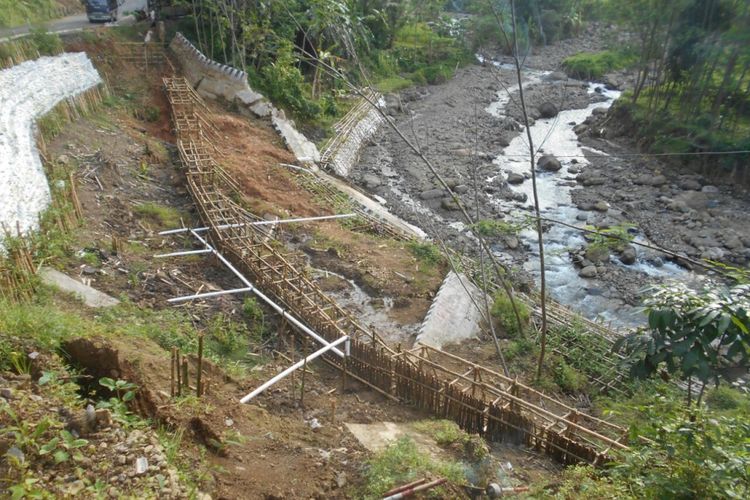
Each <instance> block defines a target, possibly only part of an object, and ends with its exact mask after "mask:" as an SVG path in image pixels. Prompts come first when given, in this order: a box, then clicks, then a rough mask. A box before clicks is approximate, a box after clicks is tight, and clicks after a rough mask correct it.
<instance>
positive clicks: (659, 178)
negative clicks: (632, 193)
mask: <svg viewBox="0 0 750 500" xmlns="http://www.w3.org/2000/svg"><path fill="white" fill-rule="evenodd" d="M633 182H635V183H636V184H638V185H641V186H654V187H659V186H663V185H664V184H666V183H667V178H666V177H664V176H663V175H661V174H657V175H649V174H644V175H641V176H639V177H637V178H636V179H635V181H633Z"/></svg>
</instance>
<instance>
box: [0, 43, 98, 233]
mask: <svg viewBox="0 0 750 500" xmlns="http://www.w3.org/2000/svg"><path fill="white" fill-rule="evenodd" d="M101 82H102V79H101V77H100V76H99V73H98V72H97V71H96V69H95V68H94V66H93V65H92V64H91V61H90V60H89V58H88V56H87V55H86V54H84V53H74V54H61V55H59V56H55V57H41V58H39V59H37V60H34V61H27V62H24V63H22V64H19V65H17V66H14V67H12V68H9V69H6V70H2V71H0V225H5V226H6V227H7V228H8V229H9V230H11V231H12V232H13V233H15V232H16V227H20V229H21V232H22V233H27V232H28V231H31V230H34V229H37V228H38V227H39V215H40V213H41V212H42V211H43V210H44V209H45V208H47V207H48V206H49V204H50V201H51V197H50V188H49V185H48V183H47V178H46V175H45V173H44V168H43V167H42V161H41V158H40V157H39V151H38V150H37V147H36V121H37V120H38V119H39V118H40V117H42V116H43V115H45V114H46V113H48V112H50V111H51V110H52V108H54V107H55V105H57V104H58V103H60V102H61V101H63V100H64V99H66V98H70V97H74V96H76V95H78V94H80V93H82V92H84V91H86V90H88V89H90V88H92V87H94V86H96V85H98V84H100V83H101Z"/></svg>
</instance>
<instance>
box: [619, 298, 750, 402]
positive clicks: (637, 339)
mask: <svg viewBox="0 0 750 500" xmlns="http://www.w3.org/2000/svg"><path fill="white" fill-rule="evenodd" d="M645 306H646V312H647V313H648V328H647V329H645V330H644V331H637V332H635V333H633V334H631V335H629V336H627V337H624V338H623V339H621V340H620V341H619V342H617V343H616V344H615V346H614V348H615V350H620V349H621V348H622V349H624V351H625V352H626V353H627V354H628V356H629V361H630V363H631V365H630V370H631V374H632V375H633V376H635V377H637V378H646V377H650V376H652V375H654V374H655V373H656V372H657V371H659V370H661V369H662V368H666V370H667V371H668V372H669V373H670V374H677V375H679V376H680V378H682V379H685V380H687V381H688V384H689V385H691V384H692V380H693V379H697V380H698V381H700V382H701V383H702V386H701V393H700V396H699V398H698V399H699V401H700V399H701V397H702V395H703V390H704V389H705V387H706V384H707V383H709V382H714V383H716V384H717V385H718V384H719V382H720V380H721V379H722V378H724V379H730V378H731V376H732V374H733V373H734V372H735V371H736V370H740V369H743V370H744V369H747V367H748V359H749V358H750V285H736V286H733V287H731V288H728V289H727V288H723V287H721V286H713V287H710V288H707V289H705V290H704V291H703V292H702V293H698V292H695V291H693V290H690V289H688V288H687V287H686V286H685V285H683V284H677V285H670V286H665V287H662V288H657V289H655V290H654V293H653V294H652V295H651V296H650V297H649V298H648V299H647V300H646V302H645ZM691 396H692V391H690V390H688V404H690V401H691Z"/></svg>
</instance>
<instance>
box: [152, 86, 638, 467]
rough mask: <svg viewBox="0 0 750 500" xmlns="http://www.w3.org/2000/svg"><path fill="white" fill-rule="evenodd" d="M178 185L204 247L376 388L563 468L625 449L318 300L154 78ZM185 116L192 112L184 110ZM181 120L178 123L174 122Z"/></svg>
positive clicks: (616, 435) (201, 133)
mask: <svg viewBox="0 0 750 500" xmlns="http://www.w3.org/2000/svg"><path fill="white" fill-rule="evenodd" d="M164 86H165V89H166V91H167V95H168V98H169V102H170V104H171V106H172V118H173V123H174V126H175V131H176V134H177V145H178V149H179V154H180V159H181V161H182V163H183V166H184V168H185V170H186V176H187V181H188V190H189V192H190V194H191V196H192V198H193V200H194V202H195V204H196V206H197V208H198V213H199V214H200V218H201V220H202V222H203V224H204V225H205V226H206V227H207V228H209V229H208V231H207V232H206V234H207V235H208V239H209V241H211V244H212V245H213V246H214V247H215V248H217V249H218V250H220V251H221V253H222V254H223V255H224V256H226V258H227V259H228V260H229V261H231V263H232V265H234V266H235V267H237V269H239V270H240V271H241V272H243V273H245V274H246V275H247V276H248V277H251V278H252V280H253V281H254V283H255V284H256V286H257V287H258V288H260V289H263V291H264V292H265V293H268V294H270V295H272V296H273V297H274V298H275V299H276V300H278V301H279V302H281V303H283V304H284V305H285V306H286V307H287V308H288V309H289V310H290V311H292V312H293V313H294V315H295V316H296V317H298V318H299V319H300V320H301V321H302V322H304V324H306V325H307V326H309V327H310V328H312V329H314V330H315V331H317V332H318V333H319V334H320V335H321V336H323V337H325V339H326V340H327V341H329V342H334V341H336V339H340V338H342V337H343V336H348V337H349V338H350V339H351V340H352V344H351V354H350V356H347V357H345V358H344V359H343V360H339V359H338V358H337V357H335V356H328V355H324V356H323V359H325V360H326V361H327V362H329V363H331V364H333V365H335V366H337V367H339V368H340V369H342V370H344V371H345V373H346V374H347V375H348V376H351V377H353V378H355V379H357V380H359V381H360V382H362V383H364V384H366V385H368V386H370V387H372V388H374V389H376V390H377V391H379V392H381V393H382V394H384V395H386V396H388V397H390V398H393V399H397V400H399V401H402V402H405V403H410V404H413V405H416V406H417V407H419V408H422V409H424V410H426V411H429V412H431V413H432V414H434V415H436V416H439V417H442V418H447V419H451V420H453V421H455V422H456V423H458V424H459V425H460V426H461V427H462V428H463V429H465V430H467V431H468V432H472V433H478V434H480V435H482V436H483V437H485V438H487V439H488V440H491V441H503V440H511V441H514V442H517V443H524V444H526V445H528V446H531V447H534V448H536V449H538V450H540V451H543V452H545V453H547V454H549V455H550V456H552V457H553V458H555V459H557V460H558V461H560V462H561V463H564V464H572V463H580V462H584V463H591V464H600V463H602V462H603V461H606V460H607V457H608V454H609V452H610V450H612V449H623V448H626V447H627V446H626V444H625V439H626V436H627V434H626V431H625V429H623V428H621V427H618V426H616V425H614V424H611V423H609V422H606V421H604V420H601V419H598V418H595V417H593V416H590V415H587V414H585V413H583V412H580V411H578V410H577V409H575V408H572V407H569V406H567V405H565V404H563V403H561V402H559V401H557V400H556V399H554V398H551V397H549V396H547V395H545V394H543V393H541V392H539V391H536V390H535V389H533V388H531V387H528V386H526V385H524V384H522V383H520V382H518V381H517V380H515V379H510V378H508V377H505V376H503V375H502V374H499V373H497V372H495V371H493V370H490V369H488V368H485V367H482V366H480V365H477V364H476V363H472V362H470V361H468V360H465V359H462V358H460V357H458V356H454V355H451V354H448V353H445V352H442V351H438V350H435V349H431V348H428V347H420V348H417V349H414V350H411V351H403V352H400V351H395V350H393V349H392V348H391V347H390V346H388V345H387V344H386V343H385V342H384V341H383V340H382V339H381V338H380V337H379V336H378V335H377V334H376V333H375V332H373V331H372V330H371V329H367V328H364V327H363V326H362V325H360V324H359V323H358V322H357V320H356V319H355V318H354V317H352V316H351V315H350V314H349V313H348V312H347V311H345V310H344V309H342V308H341V307H339V306H338V304H336V302H335V301H333V300H332V299H331V298H330V297H328V296H327V295H326V294H325V293H324V292H323V291H322V290H320V289H319V288H318V286H317V285H316V284H315V282H313V281H312V280H311V279H310V278H309V277H308V276H307V275H306V274H305V273H304V272H302V271H300V270H299V269H304V261H303V260H302V259H298V257H297V256H296V255H295V254H284V253H282V252H281V251H280V250H279V249H280V248H283V246H282V245H281V244H280V243H279V242H277V241H275V240H274V239H273V238H269V236H268V234H267V233H266V232H264V231H263V230H262V229H260V228H259V226H253V225H250V224H248V223H249V222H253V221H257V220H258V217H256V216H254V215H253V214H251V213H249V212H247V211H246V210H244V209H243V208H242V207H240V206H239V205H237V204H236V203H235V202H234V201H233V200H232V197H231V194H232V192H234V191H236V190H237V189H238V187H237V186H236V184H235V183H234V182H233V181H232V179H231V178H230V177H229V176H228V175H227V174H226V173H225V172H224V170H223V169H222V168H221V167H220V166H219V165H218V164H217V163H216V161H215V159H214V154H215V148H214V147H213V145H212V144H211V141H210V139H209V136H208V133H207V131H206V129H207V128H209V127H210V122H211V120H210V116H209V115H207V114H206V108H205V105H203V104H202V100H201V99H200V97H199V96H197V95H196V94H195V93H194V92H192V89H189V85H188V84H187V82H186V81H185V80H184V79H182V78H167V79H164ZM190 115H193V116H190ZM186 116H187V120H185V119H184V118H185V117H186Z"/></svg>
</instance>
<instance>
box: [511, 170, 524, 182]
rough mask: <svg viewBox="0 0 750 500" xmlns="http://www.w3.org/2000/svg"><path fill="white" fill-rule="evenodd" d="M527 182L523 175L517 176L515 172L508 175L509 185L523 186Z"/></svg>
mask: <svg viewBox="0 0 750 500" xmlns="http://www.w3.org/2000/svg"><path fill="white" fill-rule="evenodd" d="M525 180H526V177H524V176H523V175H521V174H517V173H515V172H510V173H509V174H508V184H521V183H523V181H525Z"/></svg>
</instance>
